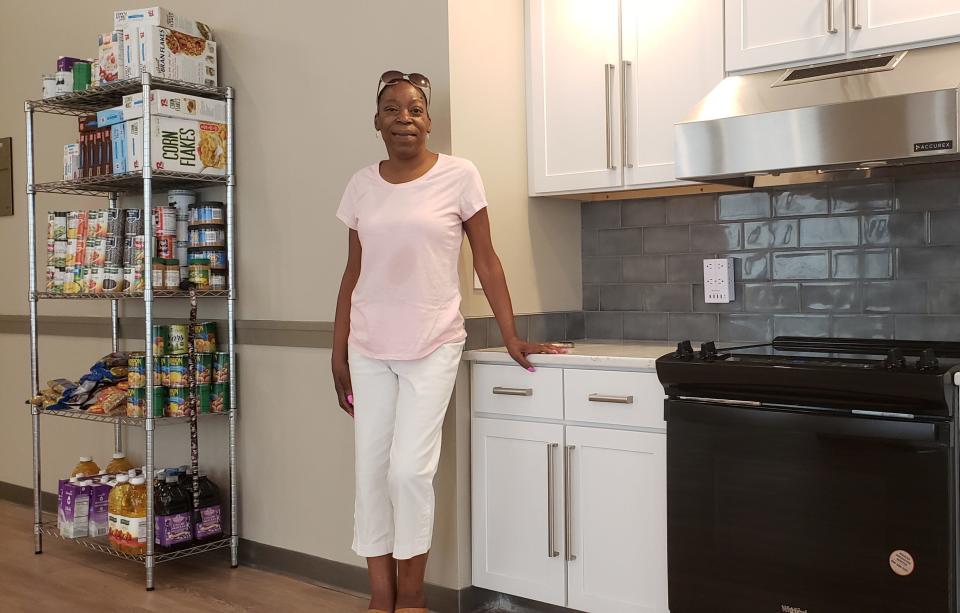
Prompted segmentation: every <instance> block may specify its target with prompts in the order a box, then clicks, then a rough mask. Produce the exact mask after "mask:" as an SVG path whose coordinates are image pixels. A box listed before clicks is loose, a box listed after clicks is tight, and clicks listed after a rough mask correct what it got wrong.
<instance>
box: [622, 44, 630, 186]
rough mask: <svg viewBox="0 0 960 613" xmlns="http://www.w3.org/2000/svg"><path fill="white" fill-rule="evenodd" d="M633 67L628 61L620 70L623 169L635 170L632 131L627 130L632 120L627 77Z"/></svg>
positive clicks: (625, 61)
mask: <svg viewBox="0 0 960 613" xmlns="http://www.w3.org/2000/svg"><path fill="white" fill-rule="evenodd" d="M632 66H633V63H632V62H629V61H627V60H624V61H623V66H622V67H621V68H620V91H622V92H623V94H622V96H621V98H622V100H621V104H620V130H621V131H622V132H623V167H624V168H633V164H631V163H630V130H628V129H627V123H628V120H629V119H630V104H629V97H628V96H627V91H628V90H629V88H628V87H627V86H628V85H629V84H630V81H629V79H628V78H627V75H628V74H629V72H630V70H631V68H632Z"/></svg>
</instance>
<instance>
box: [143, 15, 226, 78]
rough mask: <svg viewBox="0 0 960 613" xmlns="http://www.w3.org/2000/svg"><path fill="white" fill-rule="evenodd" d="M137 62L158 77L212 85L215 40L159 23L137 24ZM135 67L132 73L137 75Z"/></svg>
mask: <svg viewBox="0 0 960 613" xmlns="http://www.w3.org/2000/svg"><path fill="white" fill-rule="evenodd" d="M137 36H138V40H139V47H140V60H139V61H140V65H141V66H142V69H143V70H146V71H147V72H149V73H150V74H151V75H153V76H155V77H159V78H162V79H172V80H175V81H184V82H186V83H196V84H198V85H209V86H212V87H216V85H217V84H218V80H217V43H215V42H213V41H209V40H206V39H204V38H201V37H198V36H192V35H190V34H185V33H183V32H179V31H177V30H170V29H168V28H163V27H160V26H141V27H138V28H137ZM139 75H140V72H139V71H137V74H136V75H135V76H139Z"/></svg>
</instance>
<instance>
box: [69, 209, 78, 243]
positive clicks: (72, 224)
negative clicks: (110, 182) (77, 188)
mask: <svg viewBox="0 0 960 613" xmlns="http://www.w3.org/2000/svg"><path fill="white" fill-rule="evenodd" d="M78 213H79V211H68V212H67V240H70V239H71V238H77V225H78V224H79V222H80V218H79V215H78Z"/></svg>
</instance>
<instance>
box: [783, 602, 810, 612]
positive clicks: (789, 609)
mask: <svg viewBox="0 0 960 613" xmlns="http://www.w3.org/2000/svg"><path fill="white" fill-rule="evenodd" d="M780 612H781V613H810V612H809V611H807V610H806V609H801V608H800V607H791V606H790V605H788V604H782V605H780Z"/></svg>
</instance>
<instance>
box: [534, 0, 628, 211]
mask: <svg viewBox="0 0 960 613" xmlns="http://www.w3.org/2000/svg"><path fill="white" fill-rule="evenodd" d="M619 11H620V2H619V0H590V1H589V2H587V1H584V0H529V1H528V3H527V50H528V51H527V54H528V65H527V68H528V70H527V81H528V84H527V97H528V100H527V104H528V105H529V108H531V109H533V111H532V112H531V116H530V121H529V122H528V143H529V144H528V152H529V153H528V154H529V155H530V156H531V158H530V159H531V164H530V176H531V187H532V189H533V191H535V192H538V193H543V192H561V191H570V190H589V189H603V188H610V187H616V186H618V185H620V183H621V176H620V170H619V169H620V139H619V135H620V67H619V64H620V29H619V16H618V15H619Z"/></svg>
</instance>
